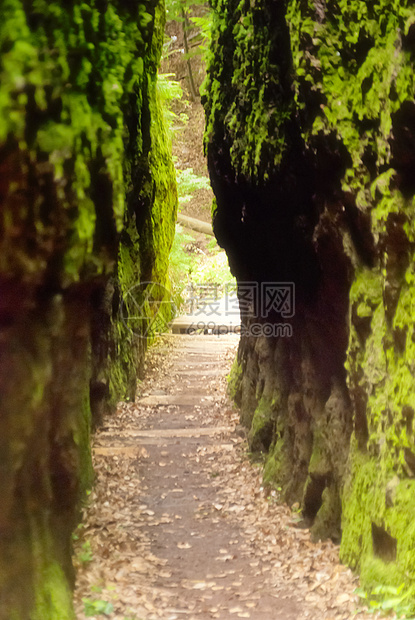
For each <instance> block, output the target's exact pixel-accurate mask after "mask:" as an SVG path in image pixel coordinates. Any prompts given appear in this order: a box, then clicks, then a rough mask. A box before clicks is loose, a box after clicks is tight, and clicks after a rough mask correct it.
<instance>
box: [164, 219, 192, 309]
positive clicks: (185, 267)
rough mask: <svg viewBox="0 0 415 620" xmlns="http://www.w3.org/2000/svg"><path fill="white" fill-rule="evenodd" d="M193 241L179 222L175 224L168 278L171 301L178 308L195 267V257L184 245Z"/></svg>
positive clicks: (180, 305)
mask: <svg viewBox="0 0 415 620" xmlns="http://www.w3.org/2000/svg"><path fill="white" fill-rule="evenodd" d="M193 241H194V239H193V237H192V236H191V235H189V234H187V233H185V232H184V231H183V228H182V227H181V226H180V224H176V234H175V236H174V240H173V245H172V248H171V252H170V257H169V280H170V285H171V292H172V297H173V302H174V304H175V306H176V308H177V309H178V310H180V308H181V307H182V305H183V303H184V296H183V292H184V290H185V288H186V286H187V285H188V283H189V280H190V276H191V273H192V271H193V270H194V268H195V257H194V256H192V255H191V254H190V253H189V252H186V246H187V245H188V244H190V243H192V242H193Z"/></svg>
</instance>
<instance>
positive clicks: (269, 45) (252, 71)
mask: <svg viewBox="0 0 415 620" xmlns="http://www.w3.org/2000/svg"><path fill="white" fill-rule="evenodd" d="M212 5H213V9H214V12H213V25H212V32H213V37H212V43H211V48H210V52H209V56H208V76H207V79H206V83H205V88H204V92H206V94H207V105H206V133H205V144H206V146H208V144H209V143H210V142H211V141H212V140H213V138H214V135H215V132H216V131H217V130H218V128H219V126H221V127H222V131H223V132H224V133H225V134H226V135H227V139H228V141H229V144H230V155H231V160H232V165H233V166H234V168H235V170H236V171H237V172H238V173H240V174H243V175H245V176H246V177H248V178H253V179H258V180H264V179H267V178H268V176H269V174H270V172H271V170H274V169H275V167H276V166H277V165H278V164H279V163H280V162H281V159H282V157H283V154H284V152H285V149H286V137H285V129H286V125H287V123H288V122H289V120H290V118H291V116H292V114H293V101H292V100H290V99H288V100H287V98H286V97H285V96H284V92H283V86H281V85H282V84H283V85H284V81H285V79H286V75H285V71H286V70H287V67H288V62H287V67H281V66H278V65H277V64H275V61H273V60H272V56H273V54H272V53H271V50H272V49H273V48H274V46H277V45H278V41H279V40H280V41H281V42H282V43H281V44H282V45H284V43H285V32H284V29H280V28H279V27H277V28H276V27H275V24H274V23H273V19H272V17H271V16H270V15H269V16H268V15H263V13H264V12H266V9H264V7H263V6H261V5H259V4H258V5H257V4H254V3H251V4H249V3H247V2H246V1H245V0H233V1H232V2H228V1H226V0H218V1H215V2H214V3H212ZM223 41H226V45H223ZM228 59H232V62H231V65H232V75H231V78H230V79H231V85H229V86H230V87H229V88H224V87H223V85H224V84H225V83H226V82H225V81H226V80H227V79H229V76H228V75H227V67H228V66H229V60H228ZM287 61H288V59H287ZM264 77H265V80H264ZM276 93H280V95H279V96H277V101H276V99H275V95H276Z"/></svg>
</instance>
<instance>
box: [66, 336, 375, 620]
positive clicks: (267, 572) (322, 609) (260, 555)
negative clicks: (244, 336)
mask: <svg viewBox="0 0 415 620" xmlns="http://www.w3.org/2000/svg"><path fill="white" fill-rule="evenodd" d="M189 341H190V342H191V345H189ZM189 346H190V347H191V348H192V352H193V349H194V348H195V347H197V346H200V350H201V353H200V355H192V356H191V357H189V355H188V354H187V352H186V349H187V348H188V347H189ZM236 346H237V339H236V338H235V337H233V338H232V337H229V336H228V337H222V338H221V339H220V342H219V341H218V339H216V340H215V338H214V337H207V336H192V337H189V336H174V337H173V336H166V337H163V338H161V339H160V340H159V341H158V343H156V345H155V346H154V347H153V348H152V349H151V350H150V352H149V355H148V358H147V362H146V375H145V378H144V380H143V382H142V383H141V385H140V388H139V390H138V395H137V399H136V402H135V403H125V402H123V403H120V404H119V406H118V409H117V413H116V415H113V416H109V417H107V418H106V419H105V421H104V424H103V426H102V427H101V429H100V430H98V431H97V433H96V434H95V437H94V440H93V460H94V468H95V485H94V488H93V490H92V492H91V494H90V496H89V500H88V504H87V506H86V507H85V508H84V510H83V520H82V523H81V524H80V526H79V528H78V530H77V533H76V534H77V535H76V537H75V538H76V539H77V540H75V543H74V565H75V568H76V573H77V578H76V589H75V594H74V604H75V610H76V614H77V618H78V620H84V619H85V618H87V617H88V618H91V617H96V618H97V619H98V618H104V617H107V618H111V620H156V619H159V618H162V619H163V620H176V619H178V618H190V619H192V618H194V619H196V618H197V619H199V618H201V619H205V618H206V619H208V618H218V619H220V620H227V619H229V618H230V617H232V618H233V617H236V618H251V619H253V620H273V619H281V620H282V619H284V620H294V619H295V620H302V619H306V618H307V619H315V620H317V619H318V620H346V619H351V618H358V619H360V620H366V619H368V618H373V617H374V616H373V614H369V612H368V611H367V610H365V609H364V608H362V607H361V606H359V601H360V599H359V597H358V596H357V595H356V594H355V590H356V588H357V586H358V580H357V578H356V577H355V576H354V575H353V574H352V572H351V571H350V569H348V568H346V567H345V566H343V565H341V564H340V563H339V556H338V552H339V548H338V546H337V545H335V544H334V543H332V542H331V541H324V542H319V543H313V542H311V538H310V533H309V531H308V529H300V528H299V527H298V524H297V523H296V515H295V514H294V513H293V512H292V510H291V509H290V508H289V507H288V506H286V505H284V504H282V503H280V502H279V499H278V494H277V493H276V492H275V491H273V492H272V493H271V494H270V493H267V492H266V491H265V490H264V488H263V485H262V478H261V470H260V468H259V467H257V466H255V465H253V464H252V463H251V461H250V460H249V457H248V449H247V445H246V442H245V440H244V439H243V438H242V437H241V436H240V434H238V425H239V417H238V413H237V412H236V411H235V410H234V409H233V407H232V405H231V404H230V402H229V400H228V397H227V395H226V388H227V381H226V375H227V373H228V372H229V370H230V366H231V364H232V361H233V358H234V355H235V351H236ZM215 352H216V353H215ZM205 359H206V360H208V363H209V364H211V360H212V359H215V360H217V364H216V366H215V367H217V369H218V375H210V376H205V375H203V370H202V372H201V373H200V374H198V372H196V374H195V371H198V369H199V368H202V369H203V361H204V360H205ZM209 368H210V366H209ZM186 373H187V374H186ZM180 393H182V394H187V396H189V395H191V394H193V395H195V393H196V394H197V395H198V396H196V397H195V403H196V404H195V406H194V407H193V408H189V406H188V404H186V405H185V406H183V407H181V406H180V404H179V405H177V406H176V405H175V407H174V408H173V407H170V406H169V405H162V406H157V405H154V406H147V405H146V404H142V403H140V400H142V399H143V398H145V397H148V396H153V395H157V394H160V395H163V398H164V400H166V395H169V394H170V395H173V396H175V397H177V395H178V394H180ZM203 393H204V394H205V397H204V401H203V403H202V402H201V397H200V394H203ZM207 397H209V398H207ZM179 400H180V399H179ZM145 402H146V401H144V403H145ZM178 402H179V401H178ZM186 402H188V401H186ZM205 427H207V428H208V429H214V428H217V429H219V430H220V432H217V433H214V432H213V431H212V433H210V432H207V433H206V434H203V433H201V432H198V431H199V430H200V429H202V428H205ZM192 428H193V429H194V431H195V432H194V433H192V432H191V429H192ZM152 429H153V430H155V431H157V432H155V433H150V434H148V433H147V435H146V434H141V435H140V434H139V433H138V431H150V430H152ZM163 429H164V431H166V432H164V433H163V432H161V431H162V430H163ZM183 429H187V430H186V432H183ZM175 430H176V431H177V432H175ZM151 435H153V436H151ZM85 543H87V544H88V548H90V550H91V553H90V554H87V561H85V557H86V554H84V555H83V554H82V548H83V545H85ZM86 601H88V603H86ZM91 601H92V602H93V603H94V602H95V606H93V605H91ZM101 602H102V604H101ZM104 603H108V604H109V605H107V606H106V605H105V604H104ZM91 609H92V612H91ZM93 609H97V610H98V609H100V610H105V613H103V612H102V611H101V612H100V613H97V615H96V616H91V613H93ZM86 613H87V614H88V615H86Z"/></svg>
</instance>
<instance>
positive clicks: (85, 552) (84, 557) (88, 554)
mask: <svg viewBox="0 0 415 620" xmlns="http://www.w3.org/2000/svg"><path fill="white" fill-rule="evenodd" d="M77 559H78V560H79V562H81V563H82V564H88V563H89V562H92V560H93V559H94V556H93V553H92V549H91V543H90V542H89V540H87V541H86V542H84V543H83V545H82V547H81V549H80V551H79V553H78V555H77Z"/></svg>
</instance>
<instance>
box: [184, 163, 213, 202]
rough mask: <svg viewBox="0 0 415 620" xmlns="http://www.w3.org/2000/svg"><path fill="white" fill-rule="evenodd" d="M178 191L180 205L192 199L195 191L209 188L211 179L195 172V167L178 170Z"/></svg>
mask: <svg viewBox="0 0 415 620" xmlns="http://www.w3.org/2000/svg"><path fill="white" fill-rule="evenodd" d="M176 179H177V191H178V194H179V205H182V204H185V203H186V202H189V201H190V200H191V199H192V196H193V192H195V191H197V190H199V189H209V188H210V181H209V179H208V178H207V177H203V176H201V175H199V174H195V173H194V172H193V168H186V170H176Z"/></svg>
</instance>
